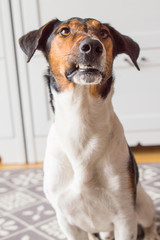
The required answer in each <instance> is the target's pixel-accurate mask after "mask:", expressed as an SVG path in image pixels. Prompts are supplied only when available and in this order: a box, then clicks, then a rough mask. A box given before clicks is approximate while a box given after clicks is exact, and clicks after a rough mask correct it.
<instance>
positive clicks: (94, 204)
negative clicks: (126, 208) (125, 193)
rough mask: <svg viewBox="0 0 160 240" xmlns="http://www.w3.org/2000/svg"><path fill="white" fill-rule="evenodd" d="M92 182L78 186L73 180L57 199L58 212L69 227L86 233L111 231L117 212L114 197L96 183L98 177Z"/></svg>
mask: <svg viewBox="0 0 160 240" xmlns="http://www.w3.org/2000/svg"><path fill="white" fill-rule="evenodd" d="M101 174H102V172H101ZM92 180H93V179H92ZM92 180H91V182H88V183H85V185H84V184H82V185H80V184H79V183H78V182H76V180H75V179H73V180H72V181H71V182H70V185H69V186H68V188H67V189H64V191H63V192H61V194H60V195H59V196H58V197H57V206H58V211H60V212H61V214H63V216H65V218H66V219H67V221H68V222H69V223H70V224H71V225H73V224H74V225H76V226H78V227H80V228H81V229H83V230H85V231H87V232H92V233H94V232H97V231H106V230H107V229H108V230H111V228H112V219H113V218H114V216H115V215H116V212H117V209H116V204H115V196H114V195H113V194H112V193H111V192H109V191H108V190H106V189H105V186H103V185H105V184H103V185H102V184H101V182H98V180H100V178H98V176H97V178H96V180H95V182H94V181H93V182H92ZM96 181H97V182H96ZM106 185H107V184H106Z"/></svg>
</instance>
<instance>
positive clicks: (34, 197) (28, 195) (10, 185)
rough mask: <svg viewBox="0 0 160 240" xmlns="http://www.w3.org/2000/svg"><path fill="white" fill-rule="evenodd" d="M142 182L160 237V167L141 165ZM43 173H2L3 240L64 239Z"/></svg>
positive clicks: (0, 227) (0, 216) (0, 215)
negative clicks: (47, 194) (47, 191)
mask: <svg viewBox="0 0 160 240" xmlns="http://www.w3.org/2000/svg"><path fill="white" fill-rule="evenodd" d="M139 168H140V180H141V181H142V184H143V186H144V188H145V189H146V190H147V192H148V193H149V195H151V197H152V199H153V201H154V204H155V208H156V214H157V216H156V219H157V230H158V231H159V234H160V164H151V165H145V164H144V165H140V167H139ZM42 181H43V171H42V169H41V168H38V169H23V170H1V171H0V239H1V240H63V239H65V237H64V235H63V234H62V233H61V231H60V229H59V227H58V224H57V220H56V215H55V212H54V210H53V209H52V208H51V207H50V205H49V203H48V201H47V200H46V198H45V196H44V194H43V187H42Z"/></svg>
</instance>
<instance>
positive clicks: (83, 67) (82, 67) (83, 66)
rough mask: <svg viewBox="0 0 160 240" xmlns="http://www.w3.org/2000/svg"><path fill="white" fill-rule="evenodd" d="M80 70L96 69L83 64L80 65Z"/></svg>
mask: <svg viewBox="0 0 160 240" xmlns="http://www.w3.org/2000/svg"><path fill="white" fill-rule="evenodd" d="M79 68H81V69H89V68H92V69H93V68H95V67H93V66H87V65H83V64H79Z"/></svg>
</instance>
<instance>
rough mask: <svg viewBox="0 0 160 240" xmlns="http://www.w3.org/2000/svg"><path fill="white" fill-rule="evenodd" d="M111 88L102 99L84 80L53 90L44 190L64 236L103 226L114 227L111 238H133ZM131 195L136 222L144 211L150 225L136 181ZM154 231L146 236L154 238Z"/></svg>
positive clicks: (80, 238) (124, 153) (83, 239)
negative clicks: (134, 204)
mask: <svg viewBox="0 0 160 240" xmlns="http://www.w3.org/2000/svg"><path fill="white" fill-rule="evenodd" d="M112 94H113V88H112V89H111V91H110V93H109V95H108V96H107V98H106V99H105V100H104V99H101V98H95V97H92V96H90V94H89V86H81V85H76V86H75V88H73V89H72V90H69V91H65V92H61V93H56V92H54V100H55V122H54V124H53V125H52V127H51V129H50V132H49V136H48V141H47V149H46V156H45V162H44V191H45V194H46V196H47V198H48V200H49V202H50V203H51V205H52V206H53V207H54V208H55V210H56V213H57V219H58V222H59V225H60V227H61V229H62V231H63V232H64V234H65V235H66V237H67V239H68V240H88V239H95V238H94V237H93V238H92V237H91V235H90V234H92V233H96V232H107V231H114V234H115V240H136V234H137V212H136V210H135V208H134V206H133V199H132V194H131V192H130V191H129V188H128V179H129V178H128V176H129V174H128V172H127V169H128V160H129V153H128V146H127V143H126V139H125V137H124V131H123V127H122V126H121V123H120V122H119V120H118V118H117V116H116V115H115V113H114V111H113V107H112V102H111V97H112ZM146 199H147V200H146ZM137 201H138V203H139V209H138V216H140V219H141V222H142V223H143V222H144V221H145V219H146V216H147V219H148V220H147V219H146V221H145V227H150V226H151V225H152V224H153V218H154V209H153V205H152V202H151V200H150V199H149V197H148V195H146V193H144V190H143V189H142V187H141V186H140V184H139V185H138V198H137ZM146 211H148V214H147V215H146ZM88 234H89V235H88ZM154 234H155V233H152V238H147V237H146V240H148V239H150V240H154V238H155V235H154ZM102 236H104V234H102ZM106 236H107V234H106ZM108 236H109V234H108ZM103 239H107V238H105V236H104V238H103ZM110 239H111V238H110ZM157 239H158V238H157Z"/></svg>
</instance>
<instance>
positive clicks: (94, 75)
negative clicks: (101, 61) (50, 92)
mask: <svg viewBox="0 0 160 240" xmlns="http://www.w3.org/2000/svg"><path fill="white" fill-rule="evenodd" d="M104 75H105V74H104V73H103V72H101V71H100V70H99V69H98V68H97V67H95V66H91V65H84V64H75V65H73V66H72V67H71V68H70V69H68V70H67V71H66V78H67V79H68V80H69V81H73V82H75V83H78V84H84V85H89V84H98V83H100V82H101V81H102V79H103V78H104Z"/></svg>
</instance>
